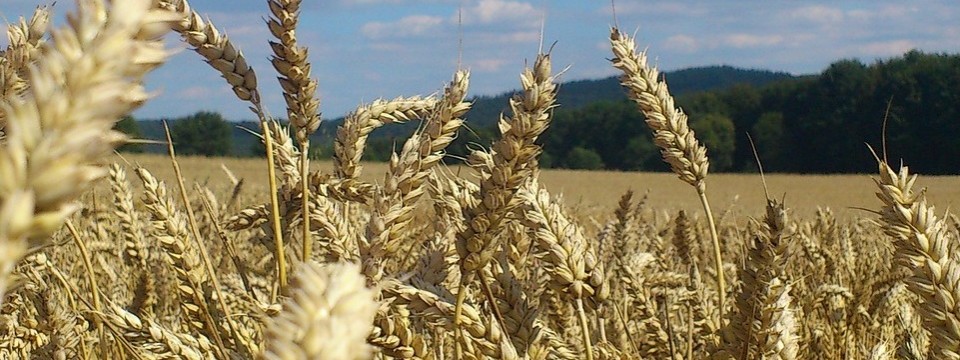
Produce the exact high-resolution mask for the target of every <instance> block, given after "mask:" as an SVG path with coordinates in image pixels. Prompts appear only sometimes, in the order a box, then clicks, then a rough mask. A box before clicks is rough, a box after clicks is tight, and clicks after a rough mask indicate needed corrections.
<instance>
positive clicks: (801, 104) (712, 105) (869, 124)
mask: <svg viewBox="0 0 960 360" xmlns="http://www.w3.org/2000/svg"><path fill="white" fill-rule="evenodd" d="M667 81H668V84H669V81H670V80H669V78H668V80H667ZM957 84H960V55H945V54H924V53H922V52H918V51H911V52H908V53H906V54H904V55H903V56H901V57H896V58H892V59H888V60H883V61H878V62H875V63H873V64H869V65H867V64H864V63H862V62H860V61H856V60H843V61H838V62H835V63H833V64H831V65H830V66H829V67H828V68H827V69H826V70H824V71H823V72H822V73H820V74H818V75H813V76H805V77H800V78H794V79H789V80H783V81H777V82H774V83H771V84H768V85H765V86H753V85H736V86H732V87H728V88H726V89H723V90H715V91H707V92H698V93H693V94H687V95H683V96H680V97H679V98H678V99H677V103H678V104H679V105H680V106H681V107H682V108H683V109H684V111H686V112H687V114H689V116H690V120H691V126H692V127H693V128H694V129H695V130H696V131H697V135H698V137H699V138H700V139H701V140H702V141H703V142H704V143H706V145H707V147H708V149H709V150H708V151H709V156H710V162H711V170H712V171H714V172H741V171H754V170H755V168H756V165H755V163H756V161H755V160H754V156H753V152H752V150H751V146H750V142H749V138H748V134H749V135H750V136H752V138H753V140H754V143H755V144H756V146H757V151H758V153H759V155H760V159H761V160H762V162H763V165H764V169H765V170H767V171H778V172H794V173H843V172H869V171H874V170H875V169H874V167H875V166H876V162H875V161H874V160H873V158H872V155H871V153H870V151H869V150H868V149H867V144H869V145H871V146H873V147H874V148H875V149H876V150H877V152H878V153H880V152H882V150H881V149H880V147H881V146H882V144H883V142H882V141H881V138H882V136H881V134H882V130H883V123H884V119H885V118H886V122H887V125H886V151H887V156H888V157H889V159H890V160H891V161H896V159H901V158H902V159H907V160H909V162H910V164H911V168H913V169H914V170H915V171H918V172H922V173H927V174H957V173H960V161H958V160H957V159H960V87H958V85H957ZM561 91H562V89H561ZM475 130H476V131H475V134H474V133H464V134H462V135H461V138H460V139H459V140H458V142H459V143H460V144H455V145H460V147H458V146H453V147H451V149H453V150H452V151H453V152H454V153H456V154H458V155H463V151H459V150H458V149H462V146H466V144H468V143H475V144H489V143H490V140H491V139H492V137H493V134H494V130H495V129H494V128H482V129H475ZM541 141H542V144H543V146H544V152H545V156H544V165H548V166H552V167H561V168H583V169H611V170H643V171H659V170H665V169H666V166H665V165H664V164H663V163H662V162H661V161H660V160H659V154H658V152H657V150H656V147H655V146H654V145H653V142H652V139H651V137H650V135H649V130H647V128H646V125H645V124H644V123H643V117H642V115H640V114H639V113H638V112H637V111H636V109H635V108H634V105H633V104H631V103H629V102H627V101H623V100H621V101H609V102H596V103H593V104H592V105H589V106H586V107H582V108H579V109H573V110H566V109H563V108H560V109H558V110H557V111H556V113H555V120H554V123H553V125H552V126H551V129H550V130H549V131H547V132H546V134H545V135H544V136H543V138H542V139H541ZM474 146H477V145H474ZM392 147H393V145H392V143H391V142H390V140H381V141H380V144H378V145H377V146H374V148H379V149H383V150H388V149H390V148H392ZM881 156H882V154H881Z"/></svg>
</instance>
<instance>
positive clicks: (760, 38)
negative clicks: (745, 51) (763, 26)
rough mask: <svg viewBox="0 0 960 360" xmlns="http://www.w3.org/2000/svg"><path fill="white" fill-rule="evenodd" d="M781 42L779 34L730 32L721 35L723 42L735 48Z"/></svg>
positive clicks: (770, 44)
mask: <svg viewBox="0 0 960 360" xmlns="http://www.w3.org/2000/svg"><path fill="white" fill-rule="evenodd" d="M782 42H783V36H780V35H754V34H731V35H726V36H724V37H723V43H724V44H727V45H729V46H732V47H735V48H751V47H763V46H773V45H778V44H780V43H782Z"/></svg>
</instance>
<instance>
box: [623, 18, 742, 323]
mask: <svg viewBox="0 0 960 360" xmlns="http://www.w3.org/2000/svg"><path fill="white" fill-rule="evenodd" d="M610 44H611V48H612V49H613V60H612V61H613V67H615V68H617V69H619V70H620V71H621V72H623V75H622V76H621V77H620V84H621V85H623V87H624V88H626V89H627V96H628V97H629V98H630V100H633V102H635V103H637V107H639V108H640V111H641V112H643V116H644V117H645V118H646V123H647V126H649V127H650V130H651V131H653V139H654V142H655V143H656V144H657V147H659V148H660V153H661V155H662V156H663V161H665V162H666V163H667V164H670V169H671V170H673V172H674V173H675V174H677V176H678V177H680V180H683V181H684V182H686V183H688V184H690V185H691V186H693V187H694V188H696V189H697V195H698V196H699V197H700V204H701V205H702V206H703V211H704V213H706V215H707V223H708V224H709V226H710V237H711V239H713V252H714V261H715V266H716V272H717V286H718V293H719V296H720V307H719V308H720V317H721V318H722V317H723V310H724V304H725V303H726V298H727V291H726V281H725V279H724V276H723V258H722V255H721V254H720V239H719V236H718V235H717V225H716V222H715V221H714V219H713V211H711V210H710V203H709V202H708V201H707V183H706V178H707V170H708V169H709V167H710V162H709V160H708V159H707V148H706V147H704V146H703V145H701V144H700V141H699V140H697V137H696V134H695V133H694V132H693V129H690V127H689V124H688V121H687V115H686V114H684V113H683V111H681V110H680V109H678V108H677V107H676V106H675V105H674V101H673V96H672V95H670V91H669V90H667V83H666V82H664V81H663V80H661V79H659V78H658V77H659V74H660V73H659V71H657V69H655V68H651V67H650V66H648V65H647V54H646V53H645V52H639V53H638V52H637V50H636V47H637V44H636V42H635V40H634V39H633V38H631V37H630V36H628V35H626V34H624V33H621V32H620V30H618V29H617V28H613V29H611V31H610Z"/></svg>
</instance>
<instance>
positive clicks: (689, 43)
mask: <svg viewBox="0 0 960 360" xmlns="http://www.w3.org/2000/svg"><path fill="white" fill-rule="evenodd" d="M665 48H666V49H668V50H676V51H680V52H685V53H692V52H696V51H697V50H698V49H699V48H700V42H699V41H697V39H695V38H693V37H692V36H689V35H683V34H677V35H673V36H670V37H668V38H667V41H666V45H665Z"/></svg>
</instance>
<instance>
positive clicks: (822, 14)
mask: <svg viewBox="0 0 960 360" xmlns="http://www.w3.org/2000/svg"><path fill="white" fill-rule="evenodd" d="M789 15H790V17H792V18H794V19H798V20H802V21H807V22H812V23H817V24H822V25H827V24H836V23H840V22H842V21H843V18H844V14H843V10H840V9H837V8H832V7H829V6H823V5H811V6H804V7H800V8H796V9H793V10H790V12H789Z"/></svg>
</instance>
